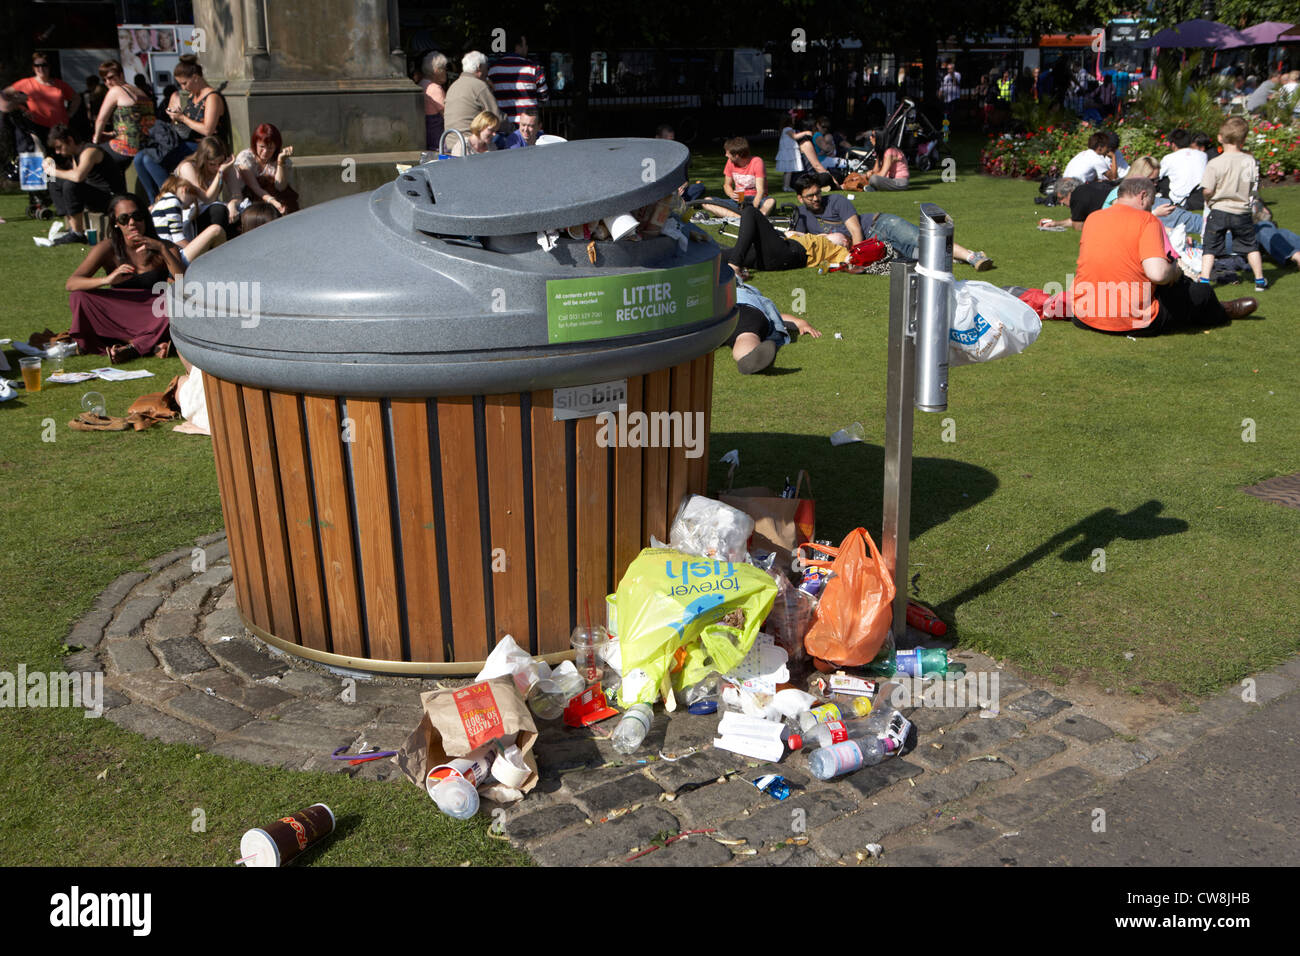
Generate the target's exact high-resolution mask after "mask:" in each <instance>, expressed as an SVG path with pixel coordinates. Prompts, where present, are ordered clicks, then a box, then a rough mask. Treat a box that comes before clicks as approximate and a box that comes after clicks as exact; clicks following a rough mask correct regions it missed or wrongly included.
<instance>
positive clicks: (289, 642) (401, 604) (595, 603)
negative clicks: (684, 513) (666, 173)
mask: <svg viewBox="0 0 1300 956" xmlns="http://www.w3.org/2000/svg"><path fill="white" fill-rule="evenodd" d="M712 380H713V354H712V353H709V354H706V355H703V356H701V357H699V358H696V359H694V360H692V361H689V362H685V363H682V364H680V365H677V366H674V367H672V368H669V369H663V370H661V371H657V372H651V373H649V374H645V375H641V376H633V377H630V378H628V379H627V401H626V407H625V409H624V410H623V411H622V412H620V413H616V415H615V417H614V418H613V419H597V418H595V417H586V418H578V419H570V420H567V421H566V420H556V418H555V415H554V410H553V397H554V392H553V391H552V390H550V389H546V390H541V391H531V392H522V393H514V394H505V395H474V396H442V397H437V398H375V397H365V398H349V397H348V396H320V395H307V394H295V393H291V392H284V391H276V390H273V389H265V388H257V387H253V386H249V385H241V384H236V383H233V382H230V381H224V380H222V379H219V378H217V377H215V376H213V375H210V374H206V373H205V380H204V384H205V388H206V390H207V396H208V403H209V413H210V417H211V421H212V433H213V448H214V451H215V456H216V466H217V475H218V484H219V486H220V493H221V503H222V510H223V514H224V517H225V521H226V528H227V531H228V533H229V539H230V560H231V566H232V570H233V572H234V586H235V594H236V600H237V603H238V607H239V611H240V613H241V615H242V616H243V618H244V620H245V622H246V623H247V624H248V625H249V627H250V628H251V629H252V630H253V632H254V633H256V634H258V635H259V636H260V637H262V638H263V639H265V640H267V641H269V642H270V643H272V644H274V645H276V646H278V647H280V648H282V649H284V650H286V651H289V652H290V653H295V654H299V655H301V656H304V657H308V658H311V659H314V660H318V661H322V662H324V663H328V664H332V665H337V666H344V667H352V668H358V669H362V670H371V671H376V672H383V673H434V674H436V673H443V674H446V673H453V674H474V673H477V671H478V670H479V669H480V668H481V666H482V662H483V660H484V659H485V658H486V657H487V655H488V653H489V652H490V651H491V649H492V647H494V646H495V644H496V642H497V641H498V640H499V639H500V638H501V637H503V636H504V635H506V634H511V635H513V636H514V638H515V640H516V641H517V642H518V643H519V644H520V646H521V647H526V648H527V649H528V650H529V651H530V653H532V654H535V655H556V654H561V653H565V652H568V651H569V636H570V633H571V631H572V629H573V627H574V626H575V625H576V624H577V623H578V622H579V621H581V620H583V619H584V618H585V617H586V616H587V615H588V613H589V614H590V616H591V619H592V620H593V621H603V619H604V610H605V595H606V594H608V593H610V592H611V591H613V590H614V589H615V587H616V586H617V583H618V581H619V579H620V578H621V577H622V575H623V573H624V572H625V571H626V569H627V567H628V565H629V564H630V563H631V561H632V559H633V558H634V557H636V555H637V553H638V552H639V551H640V550H641V548H643V547H645V546H647V545H648V543H649V540H650V537H651V535H653V536H655V537H657V538H659V539H660V540H665V541H666V540H667V539H668V527H669V524H670V523H671V521H672V518H673V516H674V515H675V514H676V512H677V509H678V506H679V504H680V503H681V501H682V500H683V499H684V497H686V496H687V495H690V494H704V493H705V491H706V483H707V470H708V469H707V462H708V433H709V421H710V401H711V397H712ZM637 413H644V416H645V417H644V418H642V419H638V417H637ZM619 415H621V416H622V421H623V422H624V427H623V428H622V429H621V430H620V427H619V421H620V418H619V417H618V416H619ZM687 416H690V419H689V422H688V419H687ZM638 422H639V423H640V424H641V425H642V426H643V427H642V428H640V429H638V428H637V427H636V426H637V424H638ZM627 423H630V424H631V427H627Z"/></svg>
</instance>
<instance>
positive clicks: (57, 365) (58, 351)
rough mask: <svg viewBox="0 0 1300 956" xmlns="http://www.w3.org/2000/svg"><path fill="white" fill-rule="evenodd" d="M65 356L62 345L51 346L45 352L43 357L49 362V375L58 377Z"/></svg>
mask: <svg viewBox="0 0 1300 956" xmlns="http://www.w3.org/2000/svg"><path fill="white" fill-rule="evenodd" d="M65 354H66V353H65V352H64V350H63V345H62V343H60V344H58V345H51V346H50V347H49V348H48V349H46V350H45V357H46V359H48V360H49V363H50V374H51V375H58V374H59V373H60V372H62V371H63V356H64V355H65Z"/></svg>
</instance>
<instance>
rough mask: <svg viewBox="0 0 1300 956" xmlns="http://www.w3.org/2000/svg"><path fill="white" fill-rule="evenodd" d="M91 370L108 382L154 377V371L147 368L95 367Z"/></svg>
mask: <svg viewBox="0 0 1300 956" xmlns="http://www.w3.org/2000/svg"><path fill="white" fill-rule="evenodd" d="M91 371H92V372H93V373H94V374H95V375H97V376H98V377H99V378H102V379H103V380H104V381H106V382H128V381H130V380H131V379H133V378H153V372H151V371H149V370H148V369H146V368H140V369H135V370H133V371H130V372H128V371H126V370H125V369H120V368H93V369H91Z"/></svg>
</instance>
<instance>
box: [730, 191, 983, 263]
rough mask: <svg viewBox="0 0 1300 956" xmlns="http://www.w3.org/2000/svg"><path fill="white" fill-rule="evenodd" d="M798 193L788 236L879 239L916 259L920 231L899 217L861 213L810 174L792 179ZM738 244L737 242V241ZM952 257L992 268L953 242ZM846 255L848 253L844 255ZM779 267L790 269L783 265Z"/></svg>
mask: <svg viewBox="0 0 1300 956" xmlns="http://www.w3.org/2000/svg"><path fill="white" fill-rule="evenodd" d="M794 188H795V192H796V194H797V195H798V196H799V203H800V205H799V208H798V209H797V210H796V211H795V216H794V220H793V222H792V224H791V228H790V235H789V239H791V240H794V241H795V242H801V241H803V240H801V239H800V236H801V235H802V236H805V237H810V238H811V237H815V236H823V235H824V236H831V237H832V238H833V237H835V236H840V237H841V240H836V241H846V244H847V245H850V246H855V245H857V244H858V243H859V242H862V241H863V240H864V239H871V238H875V239H879V240H881V241H882V242H887V243H889V244H890V246H892V247H893V249H894V252H895V254H897V255H898V257H899V258H900V259H910V260H913V261H915V260H916V256H917V249H918V248H919V246H920V243H921V231H920V229H919V228H918V227H917V226H916V225H915V224H914V223H910V222H908V221H907V220H906V219H904V218H903V217H902V216H895V215H893V214H892V213H887V212H882V213H874V212H864V213H862V214H861V215H859V214H858V211H857V210H856V209H854V208H853V203H851V202H849V201H848V199H846V198H845V197H844V196H842V195H838V194H835V193H831V194H829V195H827V194H824V193H823V192H822V191H821V187H820V186H818V185H817V180H816V179H815V178H813V177H811V176H806V175H805V176H798V177H796V178H795V181H794ZM742 226H743V223H742ZM736 245H737V246H739V245H740V243H739V242H737V243H736ZM952 257H953V259H955V260H957V261H960V262H965V263H967V264H968V265H970V266H973V267H974V269H975V271H976V272H984V271H986V270H988V269H992V268H993V260H992V259H990V258H989V257H988V256H987V255H985V254H984V253H983V252H972V251H971V250H970V249H967V248H966V247H965V246H963V245H960V244H958V243H956V242H954V243H953V244H952ZM845 258H847V254H846V255H845ZM781 268H787V269H789V268H793V266H784V267H781Z"/></svg>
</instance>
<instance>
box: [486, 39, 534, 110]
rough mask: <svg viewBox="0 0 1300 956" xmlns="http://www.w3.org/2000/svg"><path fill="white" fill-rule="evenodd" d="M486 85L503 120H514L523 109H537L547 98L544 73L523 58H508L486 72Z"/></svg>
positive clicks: (500, 60) (515, 56)
mask: <svg viewBox="0 0 1300 956" xmlns="http://www.w3.org/2000/svg"><path fill="white" fill-rule="evenodd" d="M487 79H488V82H489V83H491V84H492V92H493V94H494V95H495V96H496V98H497V105H499V106H500V107H501V112H502V113H504V114H505V115H506V116H510V117H515V116H518V115H519V111H520V110H521V109H523V108H524V107H532V108H534V109H536V107H537V104H538V101H544V100H545V99H546V98H547V96H548V95H549V92H550V91H549V90H548V89H547V87H546V71H545V70H544V69H542V68H541V67H540V66H538V65H537V64H536V63H534V62H533V61H532V60H529V59H527V58H526V57H522V56H519V55H518V54H514V53H512V54H509V55H507V56H503V57H501V59H499V60H497V61H496V62H495V63H493V64H492V66H491V67H489V68H488V75H487Z"/></svg>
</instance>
